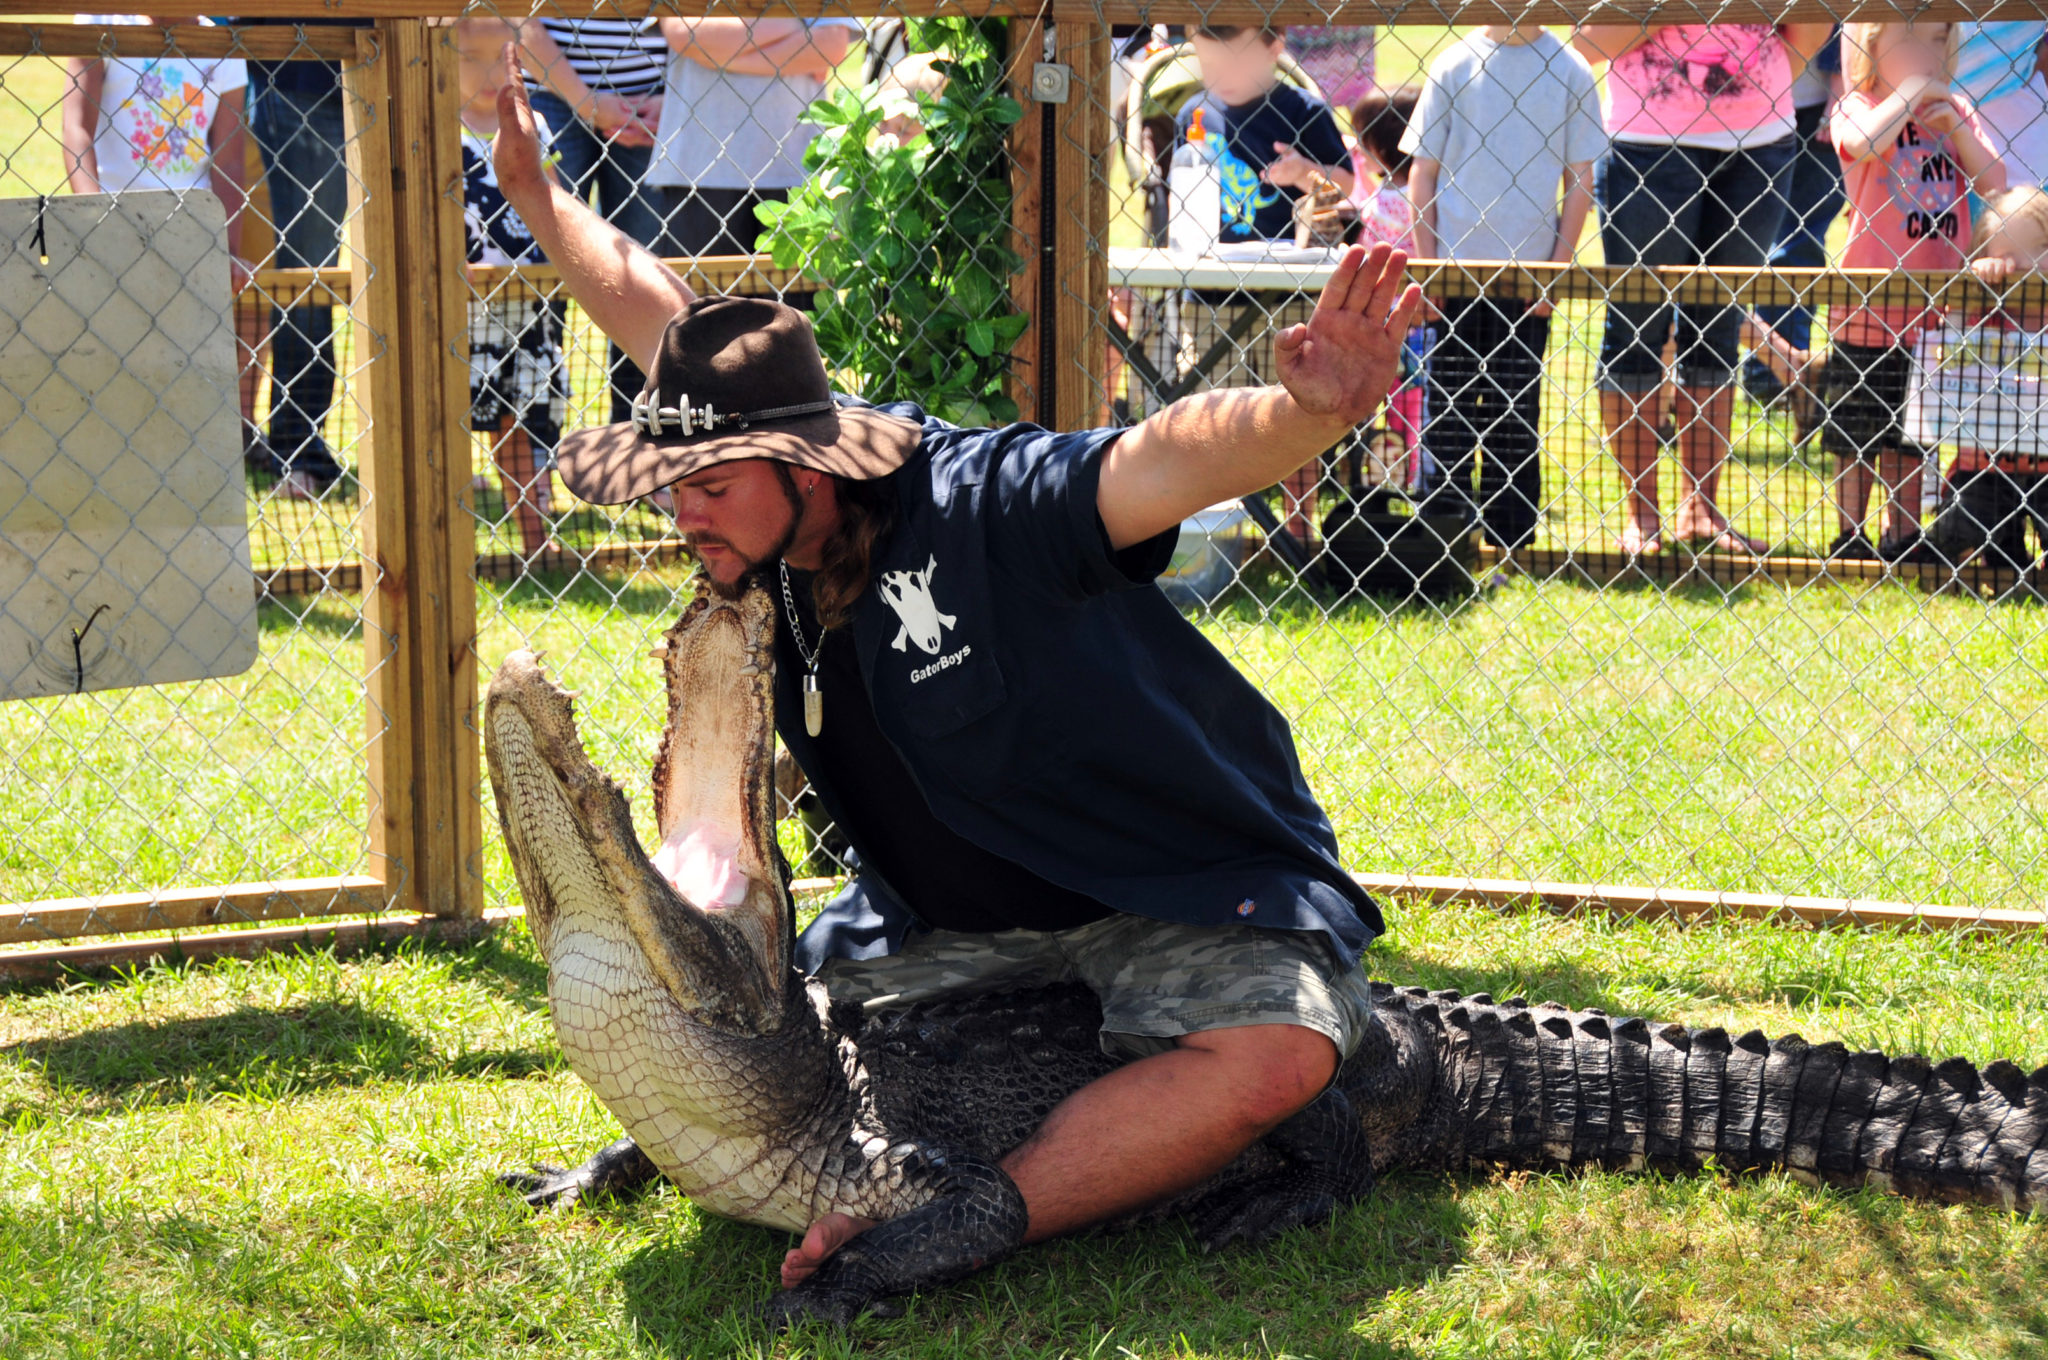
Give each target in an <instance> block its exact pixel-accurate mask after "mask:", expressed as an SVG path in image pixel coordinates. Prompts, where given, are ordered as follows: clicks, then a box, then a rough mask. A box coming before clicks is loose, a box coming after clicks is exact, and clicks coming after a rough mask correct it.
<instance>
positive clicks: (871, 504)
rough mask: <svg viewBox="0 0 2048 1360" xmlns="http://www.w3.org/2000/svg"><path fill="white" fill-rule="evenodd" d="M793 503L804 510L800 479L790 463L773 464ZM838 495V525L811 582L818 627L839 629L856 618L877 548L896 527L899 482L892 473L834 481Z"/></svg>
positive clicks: (836, 478)
mask: <svg viewBox="0 0 2048 1360" xmlns="http://www.w3.org/2000/svg"><path fill="white" fill-rule="evenodd" d="M774 468H775V471H776V474H777V475H778V476H779V477H780V478H781V479H782V482H783V486H784V488H785V490H787V492H788V493H789V496H790V501H791V503H792V504H793V505H796V506H797V507H798V509H799V511H801V509H802V503H801V501H800V500H799V499H798V497H797V494H796V479H795V478H794V477H793V476H791V475H790V471H789V468H788V466H787V465H785V464H783V463H781V462H777V463H775V464H774ZM832 480H833V483H834V491H835V494H837V496H838V497H839V527H838V529H836V530H834V531H833V534H832V537H830V538H828V539H826V540H825V546H824V548H823V550H822V551H821V552H820V554H819V555H820V557H821V558H822V560H821V562H820V563H819V566H818V571H817V574H816V575H815V576H813V577H812V578H811V607H812V608H813V609H815V610H816V611H817V615H818V626H819V627H820V628H827V629H829V628H837V627H839V626H840V625H841V624H844V623H847V622H849V621H850V620H851V619H852V618H853V604H854V601H856V600H858V599H859V598H860V596H861V592H862V591H864V590H866V589H867V588H868V576H869V573H870V571H871V570H872V568H873V566H874V559H875V545H876V544H878V543H880V542H881V541H882V540H883V539H884V538H887V537H888V536H889V531H890V530H891V529H893V528H895V527H896V478H895V476H894V474H891V475H890V476H887V477H876V478H872V479H869V480H857V479H855V478H851V477H834V478H833V479H832Z"/></svg>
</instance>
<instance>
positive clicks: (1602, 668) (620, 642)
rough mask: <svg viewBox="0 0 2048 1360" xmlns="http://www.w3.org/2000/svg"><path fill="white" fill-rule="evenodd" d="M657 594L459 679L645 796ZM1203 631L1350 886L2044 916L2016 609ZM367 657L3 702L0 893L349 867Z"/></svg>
mask: <svg viewBox="0 0 2048 1360" xmlns="http://www.w3.org/2000/svg"><path fill="white" fill-rule="evenodd" d="M681 588H682V587H681V584H680V576H679V575H678V574H676V573H668V574H663V575H651V574H650V575H643V576H639V577H636V578H634V579H633V581H632V583H631V584H622V583H621V582H620V581H618V580H616V579H607V578H595V577H588V576H584V577H579V578H576V579H575V580H574V581H573V582H570V583H564V582H563V581H561V580H560V579H558V578H537V579H535V580H532V581H529V582H527V583H525V584H522V585H520V586H518V587H516V588H513V589H509V590H507V589H499V588H492V587H486V588H484V589H482V590H481V591H480V592H479V618H480V628H481V635H482V643H481V654H482V660H483V664H484V666H485V667H486V669H488V668H489V667H491V666H493V665H495V664H496V663H497V661H498V660H499V659H501V658H502V657H503V656H504V655H505V654H506V652H508V651H510V650H511V649H512V648H513V647H515V646H521V645H531V646H536V647H540V648H542V649H544V650H545V651H546V652H547V654H548V659H549V665H550V666H551V667H552V668H553V670H554V673H555V674H556V675H557V676H558V677H559V678H560V679H561V680H562V682H563V683H565V684H567V685H569V686H570V687H572V688H574V689H577V690H579V691H580V692H581V693H582V696H583V697H582V700H581V702H580V707H579V712H580V714H581V716H582V723H583V732H584V736H585V738H586V740H587V741H588V742H589V743H590V745H591V748H592V750H593V752H594V754H595V755H596V758H597V759H598V761H599V763H600V764H601V765H603V766H604V767H605V768H606V769H607V770H609V771H611V772H612V773H613V774H614V775H615V776H616V777H617V778H619V779H620V780H621V781H622V782H623V783H624V784H625V785H626V786H627V788H628V789H629V790H633V791H635V792H637V791H639V790H641V789H644V787H645V784H644V780H645V778H646V771H647V769H648V765H649V761H650V758H651V752H652V748H653V742H654V738H655V736H656V734H657V732H658V730H659V726H660V721H661V719H660V707H659V705H660V702H661V700H660V694H659V689H658V684H657V675H656V668H655V665H654V663H653V662H651V661H650V660H648V658H647V650H648V648H649V647H650V646H651V645H652V644H653V640H654V639H655V637H656V636H657V634H658V633H659V632H660V631H661V630H662V629H663V628H665V627H666V626H667V624H668V623H669V622H670V621H671V620H672V619H673V617H674V615H675V613H676V611H677V610H678V609H679V607H680V605H679V601H680V599H681V598H682V596H681V595H680V594H679V591H680V590H681ZM1205 627H1207V628H1208V630H1209V631H1210V633H1211V635H1212V636H1213V637H1214V638H1215V639H1216V640H1217V642H1218V643H1219V645H1221V646H1222V647H1223V649H1224V650H1225V651H1226V652H1227V653H1228V654H1229V655H1231V656H1232V657H1233V658H1234V659H1235V660H1236V661H1237V662H1238V664H1239V665H1240V666H1241V667H1242V668H1243V669H1244V670H1245V672H1246V673H1247V674H1248V675H1249V676H1250V677H1251V678H1252V679H1253V681H1254V682H1255V683H1256V684H1258V685H1259V686H1260V687H1261V688H1262V689H1264V690H1265V691H1266V692H1267V693H1268V694H1270V695H1271V696H1272V697H1273V699H1274V701H1275V702H1276V703H1277V704H1278V705H1279V706H1280V708H1281V710H1282V711H1283V712H1284V713H1286V714H1287V716H1288V717H1289V719H1290V720H1291V721H1292V723H1293V724H1294V729H1295V735H1296V740H1297V743H1298V745H1299V747H1300V750H1301V754H1302V761H1303V765H1304V767H1305V769H1306V770H1307V772H1308V775H1309V779H1310V783H1311V784H1312V786H1313V787H1314V788H1315V790H1316V791H1317V793H1318V794H1319V796H1320V797H1321V798H1322V800H1323V802H1324V804H1325V806H1327V807H1328V808H1329V809H1330V812H1331V816H1332V819H1333V820H1334V822H1335V824H1336V827H1337V832H1338V836H1339V839H1340V841H1341V842H1342V844H1343V847H1344V851H1345V855H1346V858H1347V862H1348V863H1349V864H1350V865H1351V866H1352V867H1354V868H1357V869H1361V870H1373V871H1381V872H1402V871H1409V872H1415V873H1424V874H1474V875H1481V876H1509V877H1520V878H1532V877H1533V878H1546V879H1567V880H1576V881H1597V882H1607V883H1631V884H1656V885H1661V886H1665V887H1683V888H1711V889H1719V890H1723V891H1777V892H1787V893H1815V894H1831V895H1843V896H1856V897H1871V898H1882V899H1889V900H1905V901H1922V902H1938V903H1948V904H1955V905H1962V906H1970V907H2004V908H2019V909H2025V910H2033V911H2039V910H2041V909H2042V907H2043V904H2044V902H2048V783H2044V780H2043V770H2044V764H2043V754H2044V753H2048V675H2044V670H2048V611H2044V610H2043V609H2042V608H2040V607H2038V606H2034V605H2012V606H1993V605H1986V604H1983V603H1980V602H1973V601H1970V600H1965V599H1957V598H1951V597H1929V596H1923V595H1918V594H1914V593H1911V592H1909V591H1905V590H1901V589H1894V588H1883V587H1880V588H1875V589H1869V590H1861V591H1859V590H1853V589H1850V588H1847V587H1818V588H1811V589H1806V590H1801V591H1798V592H1794V593H1786V592H1783V591H1781V590H1779V589H1778V588H1776V587H1751V588H1746V589H1742V590H1736V591H1733V592H1731V593H1728V594H1723V593H1722V592H1721V591H1719V590H1705V589H1702V590H1677V591H1657V590H1653V589H1648V588H1640V589H1638V588H1617V589H1610V590H1605V591H1596V590H1590V589H1583V588H1580V587H1577V586H1573V585H1568V584H1564V583H1562V582H1558V583H1533V582H1526V581H1525V582H1521V583H1518V584H1515V585H1512V586H1509V587H1506V588H1504V589H1501V590H1498V591H1495V592H1493V593H1491V594H1489V595H1487V596H1485V597H1482V598H1481V599H1478V600H1476V601H1474V602H1472V603H1471V604H1469V605H1466V606H1464V607H1463V608H1460V609H1456V610H1454V611H1451V612H1449V613H1442V612H1439V611H1438V610H1436V609H1433V608H1429V607H1425V606H1416V607H1411V608H1397V609H1392V610H1388V609H1384V608H1382V607H1381V606H1379V605H1376V604H1372V603H1352V604H1349V605H1344V606H1340V607H1338V608H1337V609H1336V610H1335V611H1334V612H1333V613H1331V614H1330V615H1329V616H1328V617H1327V618H1325V616H1324V614H1323V613H1322V611H1321V607H1320V606H1317V605H1314V604H1311V603H1310V602H1307V601H1305V600H1303V599H1302V598H1301V597H1300V596H1299V595H1290V596H1286V597H1284V598H1280V599H1278V600H1277V601H1276V600H1274V599H1273V598H1272V592H1271V591H1270V590H1269V591H1267V592H1266V593H1264V594H1256V595H1255V594H1252V593H1240V594H1238V595H1235V596H1233V597H1231V599H1230V600H1228V601H1227V602H1226V603H1225V604H1224V605H1223V606H1222V607H1221V608H1220V609H1219V610H1218V611H1216V612H1215V613H1214V615H1213V616H1211V617H1210V618H1208V619H1207V621H1206V622H1205ZM361 658H362V648H361V638H360V632H359V623H358V619H357V616H356V613H355V605H354V603H353V601H351V600H349V599H345V598H342V597H334V596H330V597H325V598H324V599H322V600H321V601H319V602H317V603H311V604H303V605H295V606H291V607H286V606H283V605H273V606H269V607H267V608H266V609H265V611H264V614H263V632H262V656H261V659H260V661H259V662H258V664H257V666H256V667H255V668H254V669H252V670H251V671H250V672H248V673H247V674H246V675H243V676H240V677H235V678H231V679H226V680H218V681H209V682H204V683H199V684H187V685H172V686H165V687H163V688H160V689H145V690H127V691H112V692H108V693H104V694H86V695H79V696H67V697H64V698H57V699H47V700H36V701H33V702H23V703H13V704H7V705H0V745H4V748H5V749H6V750H7V751H8V752H9V753H10V756H9V760H8V761H7V762H6V763H5V764H4V765H0V826H5V827H6V828H7V832H8V834H6V835H5V836H4V837H0V901H7V900H23V899H34V898H43V897H53V896H71V895H75V894H83V893H90V892H101V891H106V892H121V891H133V890H135V889H139V888H146V887H162V886H197V885H201V884H207V883H220V882H229V881H236V880H243V879H261V878H269V877H273V876H285V877H303V876H311V875H318V874H328V873H351V872H363V871H364V870H365V860H364V851H363V842H362V834H363V833H362V828H363V826H364V824H365V817H366V808H365V805H364V793H363V783H362V779H363V775H362V765H361V759H362V757H361V749H362V723H363V708H362V700H361V689H360V682H359V680H358V679H357V671H358V669H359V667H360V665H361ZM638 802H639V803H640V804H641V806H640V808H639V812H640V815H642V816H643V817H645V816H646V815H648V814H647V809H646V807H645V804H646V802H647V800H646V799H645V798H641V799H639V800H638ZM489 815H490V814H489V813H488V811H486V816H487V817H488V816H489ZM488 841H489V853H488V857H487V860H486V865H485V868H486V874H487V878H488V880H489V885H490V894H491V897H492V900H493V902H494V904H495V903H502V902H506V901H509V900H511V899H512V897H513V886H512V883H511V879H510V876H509V873H508V872H507V869H506V866H505V864H504V862H503V860H502V858H501V856H500V853H499V851H498V850H497V848H496V844H495V837H491V838H488Z"/></svg>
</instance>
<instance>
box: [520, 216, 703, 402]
mask: <svg viewBox="0 0 2048 1360" xmlns="http://www.w3.org/2000/svg"><path fill="white" fill-rule="evenodd" d="M505 198H506V200H507V201H508V202H509V203H511V205H512V207H513V209H514V210H515V211H516V212H518V214H519V216H520V218H521V220H523V221H524V222H525V223H526V225H527V227H528V229H529V230H531V231H532V232H533V239H534V241H535V242H536V243H537V244H538V245H539V246H540V249H541V253H542V254H543V255H545V256H546V257H547V259H548V262H549V263H550V264H552V265H554V266H555V267H556V268H557V269H559V270H561V271H562V283H563V285H564V286H565V287H566V288H567V289H568V290H569V296H570V297H572V298H574V299H575V300H576V301H577V302H578V303H579V304H580V305H581V306H582V308H583V310H584V312H585V313H586V314H587V315H588V316H589V317H590V319H591V321H592V322H594V323H595V324H596V326H597V328H598V329H599V330H601V331H603V332H604V333H605V334H606V335H608V336H610V337H611V338H612V340H613V341H614V342H615V343H617V345H618V346H619V348H620V349H623V350H624V351H626V353H627V355H628V356H630V357H631V358H632V360H633V362H634V363H636V364H638V365H639V366H640V368H641V371H643V372H645V371H647V370H649V369H651V368H652V367H653V363H654V355H655V351H656V350H657V349H659V348H660V345H661V336H662V332H663V331H664V330H666V329H667V328H668V323H669V319H670V318H671V317H673V316H674V315H675V314H676V313H677V312H679V311H681V310H682V309H683V307H684V306H686V305H687V304H688V303H689V302H690V301H691V300H692V299H693V298H694V297H695V296H696V295H695V294H694V293H692V292H691V291H690V286H689V285H688V284H686V283H684V282H683V281H682V279H681V278H680V277H679V276H678V275H677V274H676V272H675V271H674V270H672V269H670V268H669V267H668V266H667V265H665V264H663V263H662V262H661V260H660V259H659V257H657V256H656V255H655V254H654V252H652V251H650V250H648V249H647V248H646V247H645V246H643V245H641V244H640V243H639V242H637V241H635V240H633V239H632V238H631V237H629V236H627V235H626V234H625V233H624V232H622V231H620V230H619V229H618V228H617V227H615V226H613V225H612V224H611V223H609V222H607V221H605V220H604V219H603V218H602V217H600V216H598V215H597V213H595V212H593V211H592V210H591V208H590V205H589V204H587V203H585V202H583V201H582V200H581V199H579V198H577V197H576V196H575V195H574V194H572V193H570V192H569V191H568V190H566V189H564V188H562V187H561V186H560V185H559V184H557V183H555V182H554V181H553V180H552V179H550V180H547V181H544V182H542V183H541V184H538V185H533V186H527V187H519V188H514V187H508V188H506V190H505Z"/></svg>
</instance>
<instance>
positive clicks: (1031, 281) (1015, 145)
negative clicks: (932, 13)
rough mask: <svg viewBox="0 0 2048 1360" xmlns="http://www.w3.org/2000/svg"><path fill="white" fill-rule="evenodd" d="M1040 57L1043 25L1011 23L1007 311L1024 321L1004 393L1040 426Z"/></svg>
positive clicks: (1044, 251) (1043, 245) (1046, 249)
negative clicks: (1035, 94) (1013, 112)
mask: <svg viewBox="0 0 2048 1360" xmlns="http://www.w3.org/2000/svg"><path fill="white" fill-rule="evenodd" d="M1044 54H1045V23H1044V21H1043V20H1041V19H1037V18H1031V19H1016V20H1013V21H1012V22H1011V24H1010V50H1009V53H1008V61H1009V68H1008V69H1009V70H1010V72H1011V76H1012V81H1011V85H1010V97H1011V98H1012V99H1014V100H1016V101H1017V102H1018V103H1019V104H1021V105H1023V106H1024V116H1023V117H1022V118H1019V119H1018V120H1017V121H1016V122H1015V123H1013V124H1011V125H1010V135H1009V156H1010V249H1011V250H1013V251H1015V252H1016V254H1017V256H1018V258H1020V259H1021V260H1023V262H1024V264H1023V267H1022V268H1021V269H1019V270H1018V271H1017V272H1016V273H1015V274H1014V275H1012V276H1011V278H1010V305H1011V306H1012V307H1014V308H1016V309H1017V310H1018V311H1019V312H1021V313H1022V314H1023V315H1024V318H1025V326H1024V333H1023V334H1021V335H1019V336H1018V337H1017V343H1016V344H1014V345H1012V346H1011V347H1010V371H1009V375H1008V377H1007V380H1006V381H1005V384H1004V391H1005V392H1006V393H1008V395H1009V398H1010V400H1011V401H1014V402H1015V403H1017V415H1018V418H1019V419H1020V420H1028V421H1032V422H1033V423H1042V422H1043V421H1045V420H1048V419H1050V418H1051V412H1050V411H1046V412H1044V413H1041V412H1040V410H1039V406H1040V396H1041V393H1042V390H1043V387H1044V379H1043V375H1042V374H1041V373H1040V372H1039V347H1040V345H1041V344H1042V343H1043V342H1044V338H1045V337H1044V332H1043V331H1042V330H1041V322H1040V312H1041V311H1042V310H1043V309H1042V307H1041V299H1042V297H1043V296H1044V288H1045V266H1046V262H1047V260H1048V259H1049V257H1050V244H1051V243H1050V242H1048V241H1047V240H1046V239H1045V128H1046V124H1047V122H1048V121H1050V120H1049V111H1050V109H1051V108H1052V107H1053V106H1052V105H1048V104H1041V103H1038V102H1037V101H1035V100H1034V99H1033V98H1032V97H1031V69H1032V67H1033V66H1034V65H1035V64H1036V63H1037V62H1038V61H1039V60H1040V59H1042V58H1043V56H1044Z"/></svg>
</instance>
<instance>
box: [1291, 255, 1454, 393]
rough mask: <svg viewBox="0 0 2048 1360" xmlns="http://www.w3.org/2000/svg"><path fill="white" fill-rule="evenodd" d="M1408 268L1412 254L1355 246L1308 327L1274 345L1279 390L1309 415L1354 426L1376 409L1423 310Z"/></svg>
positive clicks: (1325, 289) (1340, 263) (1293, 330)
mask: <svg viewBox="0 0 2048 1360" xmlns="http://www.w3.org/2000/svg"><path fill="white" fill-rule="evenodd" d="M1407 268H1408V255H1407V252H1406V251H1401V250H1396V249H1394V248H1393V247H1391V246H1389V245H1387V244H1386V243H1385V242H1382V243H1380V244H1379V245H1376V246H1374V247H1373V248H1372V249H1371V250H1370V251H1368V250H1366V248H1365V247H1363V246H1352V247H1351V248H1350V249H1349V250H1347V251H1345V252H1344V257H1343V259H1341V260H1339V261H1338V262H1337V270H1336V272H1335V273H1334V274H1332V275H1331V276H1330V281H1329V282H1328V283H1326V284H1324V285H1323V293H1322V296H1321V297H1319V298H1317V299H1316V309H1315V311H1314V312H1313V313H1312V314H1311V315H1310V317H1309V319H1308V322H1307V324H1305V325H1294V326H1289V327H1288V328H1287V329H1286V330H1284V331H1282V332H1281V333H1280V335H1279V336H1278V337H1277V339H1276V340H1275V341H1274V354H1275V357H1276V358H1277V359H1278V362H1279V368H1280V383H1281V385H1282V386H1284V387H1285V388H1286V389H1287V392H1288V395H1289V396H1291V397H1293V398H1294V403H1295V405H1297V406H1299V407H1300V408H1301V409H1302V410H1303V411H1304V412H1306V413H1307V414H1309V415H1312V416H1318V417H1323V418H1326V419H1333V420H1337V421H1341V422H1342V423H1344V424H1346V425H1356V424H1359V423H1362V422H1363V421H1365V420H1368V419H1370V418H1371V416H1372V414H1373V413H1374V412H1375V411H1377V410H1378V409H1379V406H1380V403H1381V402H1382V401H1383V400H1385V398H1386V395H1387V392H1388V390H1389V389H1390V388H1392V387H1393V385H1394V382H1395V380H1396V379H1397V378H1399V377H1400V373H1401V348H1402V346H1403V344H1404V343H1405V342H1406V340H1407V338H1408V331H1409V329H1410V328H1411V327H1412V326H1413V325H1414V324H1415V318H1416V316H1417V314H1418V313H1419V312H1420V311H1421V310H1422V289H1421V288H1420V287H1419V286H1417V285H1415V284H1412V283H1408V282H1407V281H1406V271H1407Z"/></svg>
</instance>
